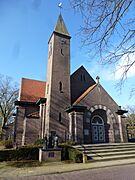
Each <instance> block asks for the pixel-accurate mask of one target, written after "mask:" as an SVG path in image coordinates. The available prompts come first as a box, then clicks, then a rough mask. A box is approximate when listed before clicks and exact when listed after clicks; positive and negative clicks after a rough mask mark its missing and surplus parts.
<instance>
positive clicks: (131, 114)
mask: <svg viewBox="0 0 135 180" xmlns="http://www.w3.org/2000/svg"><path fill="white" fill-rule="evenodd" d="M126 109H128V115H127V122H128V123H130V124H132V123H133V124H135V106H127V107H126Z"/></svg>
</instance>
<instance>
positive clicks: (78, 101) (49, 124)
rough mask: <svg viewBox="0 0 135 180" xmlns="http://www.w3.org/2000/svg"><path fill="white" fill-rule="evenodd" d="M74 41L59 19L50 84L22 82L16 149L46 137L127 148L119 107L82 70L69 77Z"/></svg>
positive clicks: (53, 40) (49, 69) (50, 56)
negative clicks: (122, 145)
mask: <svg viewBox="0 0 135 180" xmlns="http://www.w3.org/2000/svg"><path fill="white" fill-rule="evenodd" d="M70 39H71V36H70V34H69V32H68V30H67V28H66V26H65V23H64V20H63V17H62V15H61V14H60V15H59V17H58V20H57V23H56V26H55V29H54V31H53V33H52V35H51V37H50V39H49V42H48V67H47V75H46V81H39V80H32V79H26V78H22V80H21V87H20V93H19V98H18V101H16V102H15V104H16V109H17V113H16V119H15V128H14V129H15V132H14V140H15V143H16V145H17V146H23V145H27V144H32V143H34V142H35V141H36V140H37V139H43V138H44V137H45V136H47V137H49V136H50V135H51V136H52V137H53V136H55V135H57V136H58V138H59V142H67V141H73V142H76V143H78V144H92V143H115V142H127V133H126V128H125V124H124V119H123V118H122V115H121V114H119V113H118V112H119V111H121V110H120V107H119V106H118V104H117V103H116V102H115V101H114V100H113V99H112V97H111V96H110V95H109V94H108V93H107V92H106V90H105V89H104V88H103V87H102V85H101V84H100V81H99V77H98V76H97V78H96V81H95V80H94V79H93V78H92V77H91V76H90V74H89V73H88V72H87V70H86V69H85V68H84V67H83V66H81V67H79V68H78V69H77V70H76V71H75V72H74V73H73V74H71V75H70Z"/></svg>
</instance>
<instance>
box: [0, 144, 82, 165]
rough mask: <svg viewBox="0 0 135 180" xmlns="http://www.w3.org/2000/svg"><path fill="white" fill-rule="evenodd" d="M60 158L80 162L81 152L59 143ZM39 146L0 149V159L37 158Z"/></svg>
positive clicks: (19, 159)
mask: <svg viewBox="0 0 135 180" xmlns="http://www.w3.org/2000/svg"><path fill="white" fill-rule="evenodd" d="M60 147H61V148H62V153H61V159H62V160H71V161H73V162H78V163H80V162H82V159H83V158H82V153H81V152H80V151H78V150H77V149H74V148H73V147H71V146H69V145H66V144H65V145H61V146H60ZM39 148H41V147H39V146H24V147H20V148H18V149H4V150H0V161H21V160H38V159H39Z"/></svg>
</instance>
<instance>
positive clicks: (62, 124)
mask: <svg viewBox="0 0 135 180" xmlns="http://www.w3.org/2000/svg"><path fill="white" fill-rule="evenodd" d="M70 38H71V37H70V35H69V33H68V30H67V28H66V26H65V23H64V20H63V18H62V15H61V14H60V15H59V17H58V20H57V23H56V27H55V29H54V31H53V33H52V35H51V37H50V39H49V42H48V67H47V81H46V99H47V101H46V115H45V116H46V117H45V134H46V135H49V134H52V135H55V134H57V135H58V137H59V141H61V142H62V141H65V139H66V136H67V133H68V124H69V122H68V121H69V120H68V115H67V114H66V112H65V109H66V108H67V107H68V106H70V100H71V98H70Z"/></svg>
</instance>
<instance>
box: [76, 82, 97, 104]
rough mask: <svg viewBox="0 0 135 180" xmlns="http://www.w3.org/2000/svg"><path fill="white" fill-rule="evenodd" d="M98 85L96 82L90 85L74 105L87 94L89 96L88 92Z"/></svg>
mask: <svg viewBox="0 0 135 180" xmlns="http://www.w3.org/2000/svg"><path fill="white" fill-rule="evenodd" d="M96 86H97V84H94V85H92V86H90V87H89V88H88V89H87V90H86V91H85V92H84V93H83V94H82V95H81V96H80V97H79V98H78V99H77V100H76V101H75V102H74V103H73V105H76V104H78V103H79V102H80V101H81V100H82V99H83V98H84V97H85V96H87V94H88V93H89V92H90V91H92V90H93V89H94V88H95V87H96Z"/></svg>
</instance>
